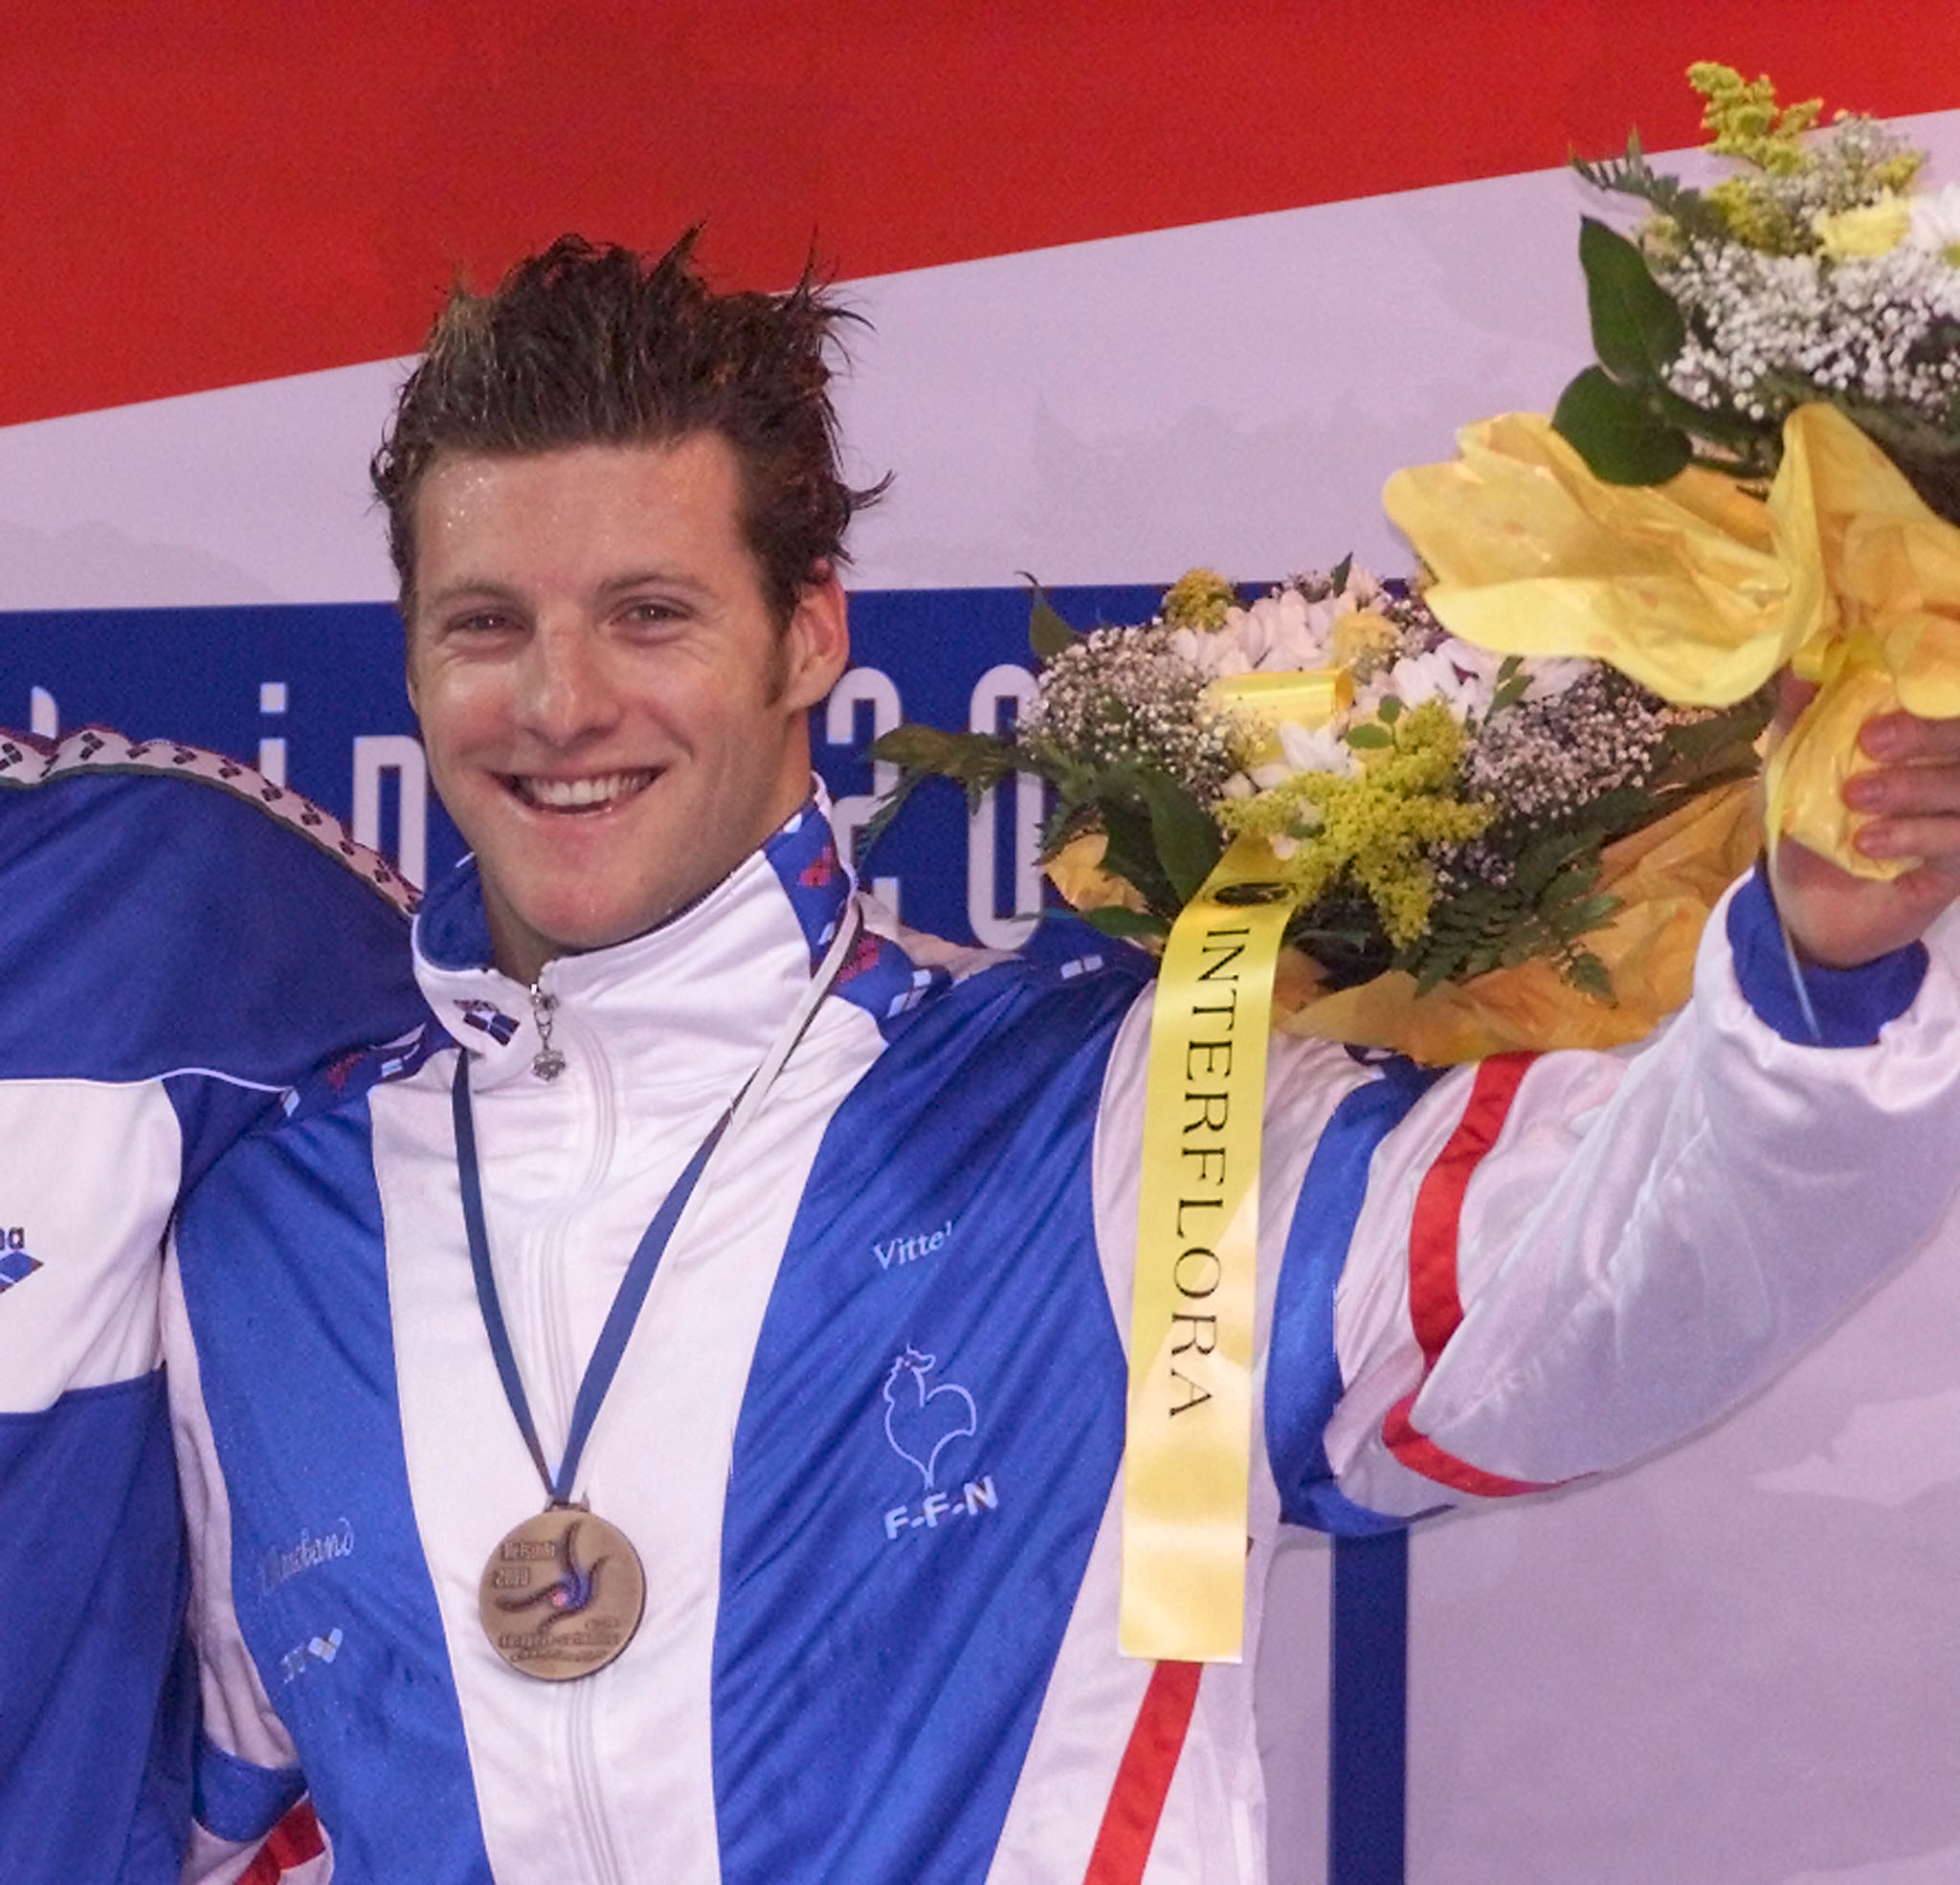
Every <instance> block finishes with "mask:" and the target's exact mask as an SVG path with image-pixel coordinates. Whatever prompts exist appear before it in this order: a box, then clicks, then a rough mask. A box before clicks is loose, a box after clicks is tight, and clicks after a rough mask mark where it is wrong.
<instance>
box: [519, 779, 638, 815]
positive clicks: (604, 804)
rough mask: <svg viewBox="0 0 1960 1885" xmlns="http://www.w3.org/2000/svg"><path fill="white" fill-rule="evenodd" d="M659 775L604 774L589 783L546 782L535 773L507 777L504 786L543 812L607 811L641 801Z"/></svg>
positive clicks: (588, 780) (584, 780)
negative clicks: (643, 793)
mask: <svg viewBox="0 0 1960 1885" xmlns="http://www.w3.org/2000/svg"><path fill="white" fill-rule="evenodd" d="M658 776H659V775H658V774H657V772H651V771H642V772H601V773H595V774H593V775H592V776H591V777H590V778H585V779H546V778H544V777H542V776H539V775H537V774H534V773H523V772H520V773H511V774H507V775H506V776H505V779H504V784H505V785H507V786H508V787H510V789H511V790H512V791H513V792H514V793H516V795H517V796H518V797H519V798H521V799H522V800H523V802H524V803H525V804H526V805H529V806H534V807H536V808H537V809H539V810H541V811H605V810H608V809H611V808H612V807H613V806H615V805H621V804H624V803H625V801H626V800H628V799H631V798H637V797H638V796H639V794H640V793H641V792H643V791H645V790H646V788H647V787H649V786H651V785H652V784H653V783H654V781H655V779H657V777H658Z"/></svg>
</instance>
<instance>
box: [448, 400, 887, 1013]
mask: <svg viewBox="0 0 1960 1885" xmlns="http://www.w3.org/2000/svg"><path fill="white" fill-rule="evenodd" d="M740 495H741V494H740V474H739V471H738V469H737V464H736V459H735V455H734V453H733V451H732V450H731V449H730V447H729V446H728V444H727V442H726V441H725V440H724V439H723V438H722V436H721V435H720V434H719V433H714V432H702V433H696V434H694V435H692V436H690V437H688V438H685V439H682V440H681V441H679V443H677V444H673V445H663V446H612V445H587V446H578V447H574V448H572V449H570V450H568V451H563V452H550V453H544V454H540V455H535V456H528V457H497V456H470V455H457V456H453V457H444V458H441V459H438V460H437V462H436V464H435V466H434V469H433V470H432V471H431V472H430V474H429V476H428V477H427V478H426V479H425V480H424V482H423V485H422V488H421V490H420V492H419V493H418V494H417V497H416V499H415V516H414V526H415V527H414V541H415V571H414V575H415V581H414V590H413V606H412V614H411V618H410V621H409V696H410V699H412V701H413V702H414V706H415V712H416V714H417V715H418V716H419V717H420V720H421V722H422V739H423V743H424V744H425V745H426V746H427V748H428V753H429V766H430V771H431V773H432V774H433V776H434V781H435V788H436V790H437V791H438V792H439V793H440V794H441V795H442V802H443V804H444V805H445V806H447V807H448V809H449V813H450V816H451V817H453V818H454V819H455V820H456V823H457V830H459V831H460V832H462V834H463V837H464V839H465V840H466V841H467V842H468V843H469V845H470V847H471V849H472V850H473V851H474V852H475V853H476V854H477V862H478V866H479V870H480V872H481V875H482V882H483V895H484V900H485V903H486V905H487V907H488V911H489V917H490V933H491V938H492V941H493V942H494V944H495V947H496V954H497V965H498V966H499V967H500V968H501V969H503V970H504V971H505V972H506V973H508V974H511V975H514V976H516V977H517V978H518V979H519V980H521V981H524V982H529V981H532V980H534V979H535V977H536V975H537V972H538V970H539V969H540V968H541V967H542V966H543V965H544V964H545V963H546V962H547V961H548V960H550V958H551V957H553V956H557V955H564V954H568V953H570V952H574V951H577V950H581V949H595V948H600V947H603V946H604V945H605V944H607V943H609V942H622V941H624V940H625V939H626V938H627V937H629V936H636V935H638V934H639V933H640V932H641V931H643V930H646V929H650V928H652V927H653V926H654V925H655V924H656V923H657V922H659V921H660V920H662V919H664V918H666V917H667V916H669V915H671V914H672V913H673V912H674V911H675V910H677V909H679V907H680V906H681V905H682V904H684V903H686V902H688V901H689V900H690V899H691V898H695V897H698V896H700V895H701V894H702V892H703V891H704V890H707V889H709V888H710V887H711V886H712V885H714V884H715V883H717V882H719V881H720V879H721V878H723V877H724V876H726V875H727V874H728V873H729V871H731V870H732V869H734V867H735V866H736V865H737V864H738V863H739V862H740V861H741V860H742V859H743V858H744V857H745V856H746V855H747V854H748V853H749V852H751V851H752V850H754V849H755V847H756V846H757V845H759V844H760V843H761V842H762V841H763V839H764V838H766V837H768V834H769V832H772V831H773V830H774V829H775V828H776V827H777V826H778V825H779V824H781V823H782V821H783V820H784V819H785V818H787V817H788V816H789V815H790V814H791V812H792V811H793V810H795V809H796V808H797V806H798V805H800V804H801V803H802V801H803V798H804V795H805V794H806V792H807V791H808V790H809V781H810V751H809V735H808V731H807V726H806V721H805V715H806V713H807V712H808V710H809V708H810V707H811V706H812V705H813V704H814V703H815V702H816V701H817V700H820V699H822V698H823V697H824V695H825V694H826V693H827V692H829V690H830V687H831V685H832V683H833V682H834V681H835V679H836V677H837V676H838V675H839V674H840V673H841V672H842V670H843V666H844V662H845V658H846V654H847V652H848V649H847V640H846V632H845V621H844V600H843V592H842V590H841V588H839V587H838V585H837V583H836V581H835V578H831V579H830V580H827V581H825V582H823V583H820V584H815V585H813V586H812V587H811V588H807V589H806V590H805V591H804V592H803V596H802V599H801V600H800V601H799V603H798V605H797V608H796V610H795V613H794V614H793V615H792V616H791V620H790V622H789V625H788V627H787V629H784V630H781V631H779V630H778V628H777V626H776V623H775V621H774V619H773V618H772V617H771V615H770V613H769V610H768V605H767V603H766V602H765V600H764V596H763V588H762V583H761V579H760V576H759V573H758V571H757V568H756V565H755V561H754V559H753V557H752V556H751V555H750V553H749V550H748V547H747V544H746V543H745V542H744V541H743V537H742V529H741V523H740V521H739V499H740Z"/></svg>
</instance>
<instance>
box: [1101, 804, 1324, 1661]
mask: <svg viewBox="0 0 1960 1885" xmlns="http://www.w3.org/2000/svg"><path fill="white" fill-rule="evenodd" d="M1278 876H1279V870H1278V866H1277V863H1276V860H1275V859H1274V857H1273V854H1272V852H1271V850H1270V849H1269V848H1268V847H1267V845H1266V844H1265V842H1264V840H1263V839H1254V838H1240V839H1239V840H1238V841H1237V842H1236V843H1235V844H1234V845H1233V846H1232V847H1231V849H1230V850H1228V851H1227V852H1226V854H1225V855H1224V856H1223V857H1222V858H1220V859H1219V861H1218V866H1217V868H1216V869H1215V870H1214V872H1213V873H1212V875H1211V876H1210V877H1209V878H1207V879H1206V882H1205V884H1204V887H1203V888H1202V889H1201V890H1200V891H1199V892H1198V894H1197V895H1196V896H1195V897H1194V898H1192V900H1191V902H1190V903H1188V904H1187V905H1186V906H1185V908H1184V910H1183V912H1182V913H1181V914H1180V915H1179V917H1178V919H1177V920H1176V922H1175V923H1174V924H1173V925H1172V926H1171V930H1170V936H1169V941H1168V942H1166V944H1165V948H1164V961H1163V965H1162V966H1161V968H1160V969H1159V971H1158V976H1157V990H1156V1001H1155V1008H1154V1009H1153V1011H1152V1014H1151V1020H1150V1053H1149V1072H1148V1083H1147V1087H1146V1090H1145V1099H1144V1149H1143V1173H1142V1182H1141V1186H1140V1192H1139V1198H1138V1222H1137V1266H1136V1293H1135V1297H1134V1301H1133V1307H1132V1314H1131V1321H1130V1342H1129V1423H1128V1432H1127V1437H1126V1439H1125V1451H1124V1480H1123V1484H1124V1495H1123V1497H1124V1510H1123V1599H1122V1608H1121V1612H1120V1616H1119V1623H1118V1634H1119V1639H1120V1642H1121V1645H1122V1649H1123V1652H1124V1653H1125V1655H1131V1656H1144V1657H1149V1658H1152V1659H1155V1660H1157V1661H1170V1662H1237V1661H1239V1660H1240V1659H1241V1656H1242V1654H1243V1652H1244V1641H1245V1550H1246V1505H1247V1497H1248V1489H1249V1486H1250V1484H1251V1471H1252V1376H1253V1319H1254V1315H1255V1310H1256V1306H1257V1303H1258V1213H1259V1132H1260V1124H1261V1120H1262V1118H1263V1114H1264V1099H1265V1090H1266V1039H1267V1031H1268V1030H1269V1029H1270V1027H1271V1025H1272V1011H1273V975H1274V971H1275V968H1276V967H1277V965H1278V963H1279V956H1280V943H1281V939H1282V937H1283V936H1284V934H1285V930H1286V920H1287V919H1288V918H1289V917H1290V916H1291V915H1292V914H1293V898H1292V895H1291V893H1290V892H1289V891H1288V890H1287V889H1286V887H1285V886H1284V885H1283V884H1281V883H1280V882H1278V881H1276V879H1277V877H1278Z"/></svg>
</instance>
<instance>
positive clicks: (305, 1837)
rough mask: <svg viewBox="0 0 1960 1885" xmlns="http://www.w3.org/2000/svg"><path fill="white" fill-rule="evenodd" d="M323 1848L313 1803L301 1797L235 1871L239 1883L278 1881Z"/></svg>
mask: <svg viewBox="0 0 1960 1885" xmlns="http://www.w3.org/2000/svg"><path fill="white" fill-rule="evenodd" d="M325 1851H326V1842H325V1840H323V1838H322V1837H321V1835H320V1822H319V1820H318V1819H316V1818H315V1817H314V1812H313V1803H312V1801H310V1800H302V1801H301V1802H300V1804H299V1805H298V1806H297V1807H294V1808H293V1809H292V1811H291V1812H289V1813H288V1814H287V1815H286V1816H285V1818H284V1819H282V1820H281V1821H280V1822H279V1823H278V1826H276V1827H274V1828H273V1830H271V1831H270V1832H269V1833H267V1834H266V1836H265V1844H264V1845H263V1846H261V1847H260V1848H259V1849H258V1851H257V1852H256V1854H255V1855H254V1857H253V1860H252V1863H251V1864H250V1865H249V1866H247V1867H246V1868H245V1870H244V1871H243V1872H241V1873H240V1874H238V1885H278V1881H279V1880H280V1878H282V1877H283V1876H284V1875H285V1874H287V1873H289V1872H292V1871H295V1870H296V1869H297V1868H299V1867H300V1866H302V1865H304V1864H305V1863H306V1861H307V1860H308V1859H317V1858H318V1857H319V1856H320V1855H321V1853H323V1852H325Z"/></svg>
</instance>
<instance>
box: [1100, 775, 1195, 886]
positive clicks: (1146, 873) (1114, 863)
mask: <svg viewBox="0 0 1960 1885" xmlns="http://www.w3.org/2000/svg"><path fill="white" fill-rule="evenodd" d="M1097 814H1098V816H1099V817H1100V818H1101V820H1102V824H1103V869H1104V870H1105V871H1107V872H1109V873H1110V875H1111V876H1119V877H1121V878H1122V879H1123V880H1124V882H1125V883H1126V884H1128V885H1129V886H1130V887H1131V889H1133V890H1134V891H1135V892H1136V893H1137V895H1138V896H1139V897H1141V898H1143V899H1144V901H1145V902H1146V903H1147V904H1148V905H1149V906H1150V907H1151V908H1152V909H1153V910H1165V909H1169V908H1170V907H1172V906H1173V905H1174V904H1175V903H1176V901H1177V897H1176V894H1175V892H1174V891H1172V889H1171V887H1170V883H1169V879H1168V878H1167V877H1166V876H1165V875H1164V869H1163V866H1162V865H1161V864H1160V863H1159V862H1158V861H1157V848H1156V845H1155V844H1154V843H1153V841H1152V839H1151V835H1150V821H1149V819H1148V818H1147V816H1146V815H1145V814H1144V813H1142V812H1141V811H1138V810H1136V809H1134V808H1133V807H1130V806H1127V805H1122V804H1118V803H1115V802H1113V801H1111V800H1107V799H1105V800H1103V801H1101V802H1100V803H1099V805H1098V806H1097Z"/></svg>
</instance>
